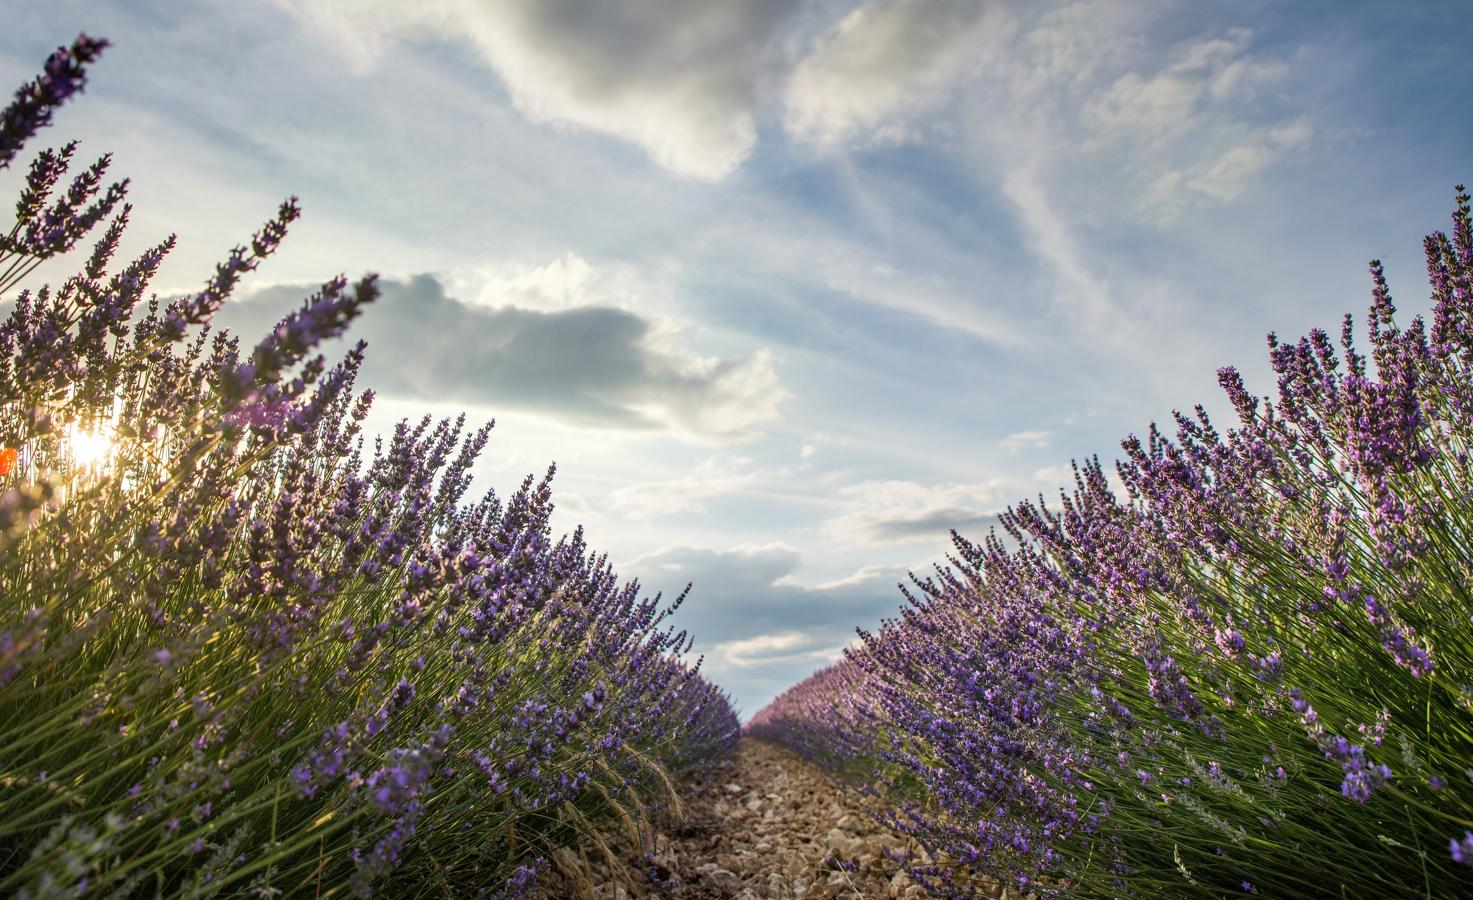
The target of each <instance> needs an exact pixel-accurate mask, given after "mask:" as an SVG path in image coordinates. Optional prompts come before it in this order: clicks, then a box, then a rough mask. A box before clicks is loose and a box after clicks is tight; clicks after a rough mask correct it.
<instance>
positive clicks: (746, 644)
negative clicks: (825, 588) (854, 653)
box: [707, 631, 844, 669]
mask: <svg viewBox="0 0 1473 900" xmlns="http://www.w3.org/2000/svg"><path fill="white" fill-rule="evenodd" d="M843 655H844V645H842V644H839V645H834V644H832V643H831V642H828V641H823V640H822V639H816V638H815V637H814V636H812V635H808V634H804V633H803V632H801V631H783V632H779V633H776V634H759V635H757V636H756V637H752V638H743V639H741V640H736V641H722V642H721V643H719V644H716V645H715V646H713V647H712V648H711V651H710V653H708V654H707V659H708V660H710V662H711V664H713V665H715V666H716V667H718V668H736V669H750V668H753V667H755V666H776V665H785V666H793V665H806V666H809V667H811V668H818V667H819V666H822V665H826V664H828V663H831V662H835V661H837V660H838V659H839V658H840V657H842V656H843Z"/></svg>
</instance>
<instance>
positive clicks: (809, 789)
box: [546, 739, 1019, 900]
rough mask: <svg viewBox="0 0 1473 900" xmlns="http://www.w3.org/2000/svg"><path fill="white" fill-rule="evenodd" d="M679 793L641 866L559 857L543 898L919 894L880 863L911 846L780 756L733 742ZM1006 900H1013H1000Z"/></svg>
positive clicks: (796, 761) (851, 794)
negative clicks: (677, 805) (733, 750)
mask: <svg viewBox="0 0 1473 900" xmlns="http://www.w3.org/2000/svg"><path fill="white" fill-rule="evenodd" d="M683 793H684V794H685V798H686V799H685V803H686V810H685V817H684V820H683V821H681V822H680V823H674V824H667V825H665V826H664V827H663V828H659V829H657V830H656V832H655V844H654V850H655V852H654V853H653V854H652V855H651V856H652V858H651V859H649V860H640V859H638V858H637V856H636V854H635V853H633V852H629V851H628V850H627V848H621V847H619V846H617V845H615V846H614V847H613V850H614V855H615V856H616V857H620V859H619V862H618V864H617V865H615V866H610V865H609V864H608V863H607V862H606V861H605V860H603V859H601V858H600V856H601V854H595V853H590V852H588V851H587V850H586V849H585V851H584V852H583V853H582V854H581V857H580V856H579V855H578V854H574V853H573V852H571V851H563V854H562V855H561V856H560V858H559V859H558V868H559V869H560V870H562V871H563V872H564V873H566V874H565V875H564V877H561V878H558V879H557V880H556V882H555V883H554V884H551V885H549V886H548V891H547V895H546V896H547V897H548V898H553V897H571V898H580V900H581V898H589V900H624V898H629V897H646V896H650V897H657V896H663V897H676V898H692V900H714V898H741V900H789V898H806V900H830V898H854V897H861V898H869V897H886V898H888V897H919V896H924V895H925V892H924V890H923V889H922V888H921V887H920V886H919V885H916V884H913V883H912V882H911V880H910V878H909V877H908V876H907V875H905V873H904V872H901V871H900V868H901V867H900V865H899V864H898V863H896V862H894V861H893V860H891V859H889V858H887V856H886V854H885V851H886V849H891V850H910V851H912V852H915V851H917V850H918V848H917V847H916V846H915V845H914V844H913V843H911V842H909V841H908V840H907V839H906V838H904V837H903V836H900V835H897V834H895V833H894V832H891V831H889V830H887V829H885V828H884V827H883V826H881V825H879V824H878V823H877V822H876V821H875V819H874V817H873V816H872V815H871V814H870V812H869V808H868V806H867V800H866V798H865V797H863V796H862V795H861V794H859V793H858V792H856V791H853V790H852V789H849V788H847V787H844V786H842V785H840V784H839V783H837V782H835V781H834V780H833V779H831V778H829V777H828V776H827V775H825V774H824V773H823V772H822V771H821V770H819V769H818V768H817V767H815V766H813V765H812V764H811V763H809V762H807V761H805V760H803V759H801V758H800V757H798V756H797V755H796V754H794V753H792V752H790V751H788V750H786V749H784V748H782V747H778V746H776V745H774V744H769V743H766V742H763V741H753V740H750V739H746V740H743V741H742V745H741V748H740V749H739V750H738V752H737V755H736V758H735V760H734V761H733V762H731V763H728V764H726V765H723V766H721V767H719V768H717V769H715V770H713V771H711V772H709V773H707V774H706V775H705V776H704V777H702V778H700V779H698V780H693V781H691V782H688V783H687V784H686V785H684V791H683ZM621 851H622V852H621ZM641 869H643V871H641ZM992 893H993V894H994V896H1004V895H1003V894H1002V893H1001V892H992ZM1006 896H1009V897H1012V896H1019V895H1016V894H1015V893H1014V892H1012V891H1008V892H1007V895H1006Z"/></svg>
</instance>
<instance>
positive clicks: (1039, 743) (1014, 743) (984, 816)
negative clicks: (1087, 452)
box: [752, 187, 1473, 897]
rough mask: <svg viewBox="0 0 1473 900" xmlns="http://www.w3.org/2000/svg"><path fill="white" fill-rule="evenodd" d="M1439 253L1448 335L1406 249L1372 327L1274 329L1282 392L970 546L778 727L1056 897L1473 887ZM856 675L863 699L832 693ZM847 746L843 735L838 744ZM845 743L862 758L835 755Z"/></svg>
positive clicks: (1461, 206)
mask: <svg viewBox="0 0 1473 900" xmlns="http://www.w3.org/2000/svg"><path fill="white" fill-rule="evenodd" d="M1452 225H1453V227H1452V231H1451V235H1447V234H1443V233H1440V232H1439V233H1435V234H1433V235H1431V236H1429V237H1428V238H1427V239H1426V242H1425V250H1426V259H1427V271H1428V275H1429V278H1430V281H1431V286H1432V313H1431V317H1430V321H1429V320H1427V319H1424V318H1423V317H1420V316H1418V317H1415V318H1413V319H1412V320H1411V322H1410V324H1408V325H1406V326H1405V327H1401V326H1399V325H1398V324H1397V322H1396V317H1395V308H1394V306H1393V304H1392V301H1391V296H1390V293H1389V291H1388V289H1387V286H1386V282H1385V279H1384V277H1383V275H1382V271H1381V267H1380V265H1379V263H1375V262H1373V263H1372V264H1371V276H1372V282H1373V292H1372V296H1373V300H1372V304H1371V308H1370V313H1369V316H1368V318H1367V326H1368V329H1369V338H1370V341H1369V350H1368V351H1367V354H1368V355H1363V354H1362V353H1361V352H1359V351H1358V350H1357V349H1356V348H1355V344H1354V341H1353V331H1354V329H1353V327H1352V325H1353V323H1352V320H1351V317H1349V316H1347V317H1346V320H1345V322H1344V325H1343V327H1342V329H1341V333H1340V335H1339V341H1338V346H1337V342H1336V341H1334V340H1332V338H1331V337H1330V336H1329V335H1328V334H1326V333H1325V332H1323V331H1314V332H1311V333H1310V334H1309V335H1308V336H1306V337H1305V338H1303V339H1302V340H1300V341H1297V342H1294V343H1281V342H1279V341H1278V340H1277V339H1276V338H1274V337H1273V336H1272V335H1270V337H1269V350H1270V357H1271V360H1272V364H1273V369H1274V371H1275V372H1276V373H1277V375H1278V391H1277V394H1278V396H1277V400H1276V401H1269V400H1266V399H1262V398H1258V397H1255V396H1252V395H1251V394H1250V393H1249V392H1248V391H1247V389H1246V388H1245V387H1244V385H1243V381H1242V379H1241V377H1240V376H1239V374H1238V373H1237V372H1236V371H1235V370H1233V369H1224V370H1222V371H1221V372H1220V373H1219V381H1220V382H1221V384H1222V386H1223V387H1224V389H1225V390H1226V392H1227V396H1228V399H1229V400H1230V401H1231V403H1232V405H1233V407H1234V409H1235V410H1236V412H1237V415H1238V419H1239V424H1238V425H1237V426H1236V427H1235V428H1233V429H1231V430H1229V431H1227V432H1226V434H1224V433H1222V432H1219V431H1218V430H1217V429H1216V428H1215V426H1214V425H1213V424H1212V422H1211V420H1210V419H1209V417H1208V416H1207V414H1206V412H1205V411H1204V410H1203V409H1201V408H1200V407H1199V408H1198V409H1196V410H1195V412H1194V413H1193V414H1192V415H1184V414H1177V415H1176V416H1175V420H1176V421H1175V425H1176V428H1175V435H1174V436H1171V437H1169V436H1167V435H1165V434H1163V433H1161V432H1160V431H1159V430H1158V429H1157V428H1156V427H1155V426H1154V425H1153V426H1152V427H1151V429H1150V431H1149V433H1148V434H1147V436H1146V438H1145V439H1144V440H1140V439H1137V438H1134V437H1132V438H1129V439H1127V440H1126V441H1125V442H1124V449H1125V451H1126V455H1125V458H1124V460H1123V461H1122V462H1121V463H1119V464H1118V471H1119V475H1120V478H1121V480H1122V482H1123V483H1124V486H1125V489H1126V492H1127V496H1126V497H1124V498H1121V497H1117V496H1116V495H1115V494H1114V493H1113V492H1112V490H1111V488H1110V486H1109V484H1108V482H1107V480H1106V477H1105V471H1104V469H1103V467H1102V466H1101V465H1100V464H1099V462H1098V460H1092V461H1090V462H1089V463H1087V464H1086V465H1084V466H1081V467H1076V477H1075V486H1074V488H1073V490H1072V491H1070V492H1068V493H1065V494H1063V495H1062V496H1061V498H1060V503H1059V505H1058V506H1057V507H1054V508H1050V507H1049V506H1047V505H1046V504H1045V503H1044V502H1043V500H1042V498H1040V499H1039V501H1038V502H1036V503H1034V502H1024V503H1020V504H1018V505H1016V506H1014V507H1012V508H1010V509H1009V511H1008V512H1007V514H1006V515H1004V516H1003V517H1002V526H1001V527H1002V529H1003V531H1004V532H1005V534H1003V535H1000V534H996V533H994V534H992V535H989V536H988V537H987V538H986V539H985V540H984V541H983V542H982V543H980V544H976V543H973V542H970V541H968V540H966V539H964V538H962V537H961V536H958V535H953V538H954V543H955V547H956V550H955V553H954V555H953V556H952V558H951V559H950V561H949V565H948V566H946V567H942V568H938V570H937V571H936V572H935V573H934V575H932V576H929V577H924V578H916V577H913V579H912V582H913V586H912V587H911V588H909V589H906V593H907V596H908V598H909V600H910V608H909V609H907V610H906V612H905V613H904V615H903V616H902V617H901V618H900V619H898V620H896V621H893V622H889V623H887V624H886V625H885V627H883V628H882V629H880V631H879V632H877V633H876V634H874V635H869V636H867V639H866V641H865V644H864V646H863V647H862V648H861V649H860V650H859V651H858V652H855V653H853V654H851V655H850V657H849V659H847V660H846V661H845V662H843V663H841V669H840V671H839V672H835V671H829V672H825V673H821V674H820V676H818V677H816V678H815V679H813V680H811V681H809V682H807V683H805V684H803V685H800V686H798V687H797V688H794V689H793V690H792V691H790V692H789V693H788V694H787V695H785V696H784V697H782V698H780V699H779V700H778V701H777V702H776V703H774V704H773V706H772V707H770V708H769V709H767V710H764V711H763V712H762V713H761V714H759V715H758V717H757V718H756V719H754V722H753V727H752V732H753V733H755V734H759V735H762V736H769V737H773V738H776V739H779V740H785V741H788V742H790V743H793V744H794V745H795V746H798V747H799V748H801V749H807V750H809V752H810V753H815V754H816V755H817V757H818V758H819V759H820V760H822V759H823V758H824V753H826V752H838V753H840V754H843V753H848V752H850V751H851V749H852V748H854V747H856V746H862V745H863V744H862V742H863V741H864V740H865V739H864V738H863V736H862V733H860V726H858V725H857V723H859V722H861V721H864V720H866V719H868V720H873V721H875V722H878V723H879V726H878V727H881V728H882V729H883V730H884V732H885V740H886V741H887V742H888V744H889V746H888V747H886V748H882V749H880V750H879V751H877V752H873V753H870V754H869V755H868V756H867V757H866V758H865V759H864V763H865V766H866V767H867V768H868V770H869V771H871V772H872V773H875V777H877V778H879V779H880V780H881V781H882V782H884V783H887V784H888V785H889V790H890V797H891V799H892V800H893V805H894V812H893V816H892V818H891V822H892V824H894V825H895V826H897V827H899V828H902V829H903V830H905V831H908V832H910V833H911V834H913V835H915V836H916V837H917V838H918V839H919V840H920V841H921V842H922V844H923V845H924V846H926V847H927V849H928V850H930V851H932V853H933V855H934V857H935V858H936V859H937V860H938V862H937V863H936V864H934V865H928V866H920V865H917V866H916V867H915V873H916V875H917V876H918V877H921V878H923V879H925V880H926V882H927V883H928V884H929V885H930V886H931V887H932V888H933V890H934V891H935V892H936V893H940V894H960V893H964V889H963V888H961V887H959V886H957V885H956V884H955V883H953V882H954V879H953V878H952V874H953V867H956V866H960V867H965V868H970V869H975V870H981V871H985V872H987V873H989V874H992V875H994V876H999V877H1003V878H1005V879H1007V880H1009V881H1011V882H1013V883H1016V884H1017V885H1019V886H1020V887H1023V888H1027V889H1033V890H1038V891H1040V892H1042V893H1050V892H1066V893H1082V894H1091V895H1116V896H1127V895H1134V896H1188V895H1190V896H1198V895H1200V896H1221V895H1225V894H1232V893H1238V894H1242V893H1262V894H1265V895H1269V896H1315V895H1336V896H1340V895H1344V896H1366V895H1376V896H1429V897H1430V896H1457V895H1465V894H1467V893H1468V892H1469V891H1473V868H1469V867H1470V866H1473V593H1470V590H1469V585H1470V584H1473V543H1470V541H1473V471H1470V458H1469V452H1470V449H1473V228H1470V216H1469V197H1468V195H1467V193H1465V192H1464V191H1463V189H1462V188H1461V187H1460V188H1458V191H1457V198H1456V211H1455V213H1454V215H1453V222H1452ZM835 683H842V684H844V685H845V687H844V689H843V690H842V691H835V690H833V688H832V686H833V685H834V684H835ZM815 747H818V748H820V749H818V750H815V749H814V748H815ZM830 748H832V749H830Z"/></svg>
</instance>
